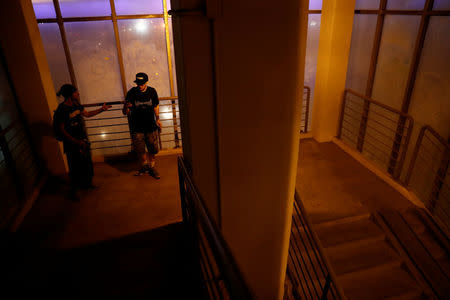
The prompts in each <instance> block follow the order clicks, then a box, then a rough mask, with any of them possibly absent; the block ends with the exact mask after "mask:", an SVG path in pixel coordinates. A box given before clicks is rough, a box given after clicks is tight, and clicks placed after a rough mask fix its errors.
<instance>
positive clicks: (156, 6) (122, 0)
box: [114, 0, 163, 15]
mask: <svg viewBox="0 0 450 300" xmlns="http://www.w3.org/2000/svg"><path fill="white" fill-rule="evenodd" d="M114 3H115V6H116V14H118V15H143V14H162V13H163V2H162V0H115V1H114Z"/></svg>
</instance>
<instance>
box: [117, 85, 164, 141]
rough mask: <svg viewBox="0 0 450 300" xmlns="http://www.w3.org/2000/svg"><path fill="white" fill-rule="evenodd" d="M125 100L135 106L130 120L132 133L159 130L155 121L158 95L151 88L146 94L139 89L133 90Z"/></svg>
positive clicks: (134, 88)
mask: <svg viewBox="0 0 450 300" xmlns="http://www.w3.org/2000/svg"><path fill="white" fill-rule="evenodd" d="M125 100H126V101H127V102H129V103H131V104H132V105H133V106H132V107H131V108H130V111H131V114H130V118H129V122H130V130H131V132H140V133H145V132H153V131H155V130H157V129H158V126H157V125H156V121H155V111H154V109H155V107H156V106H158V105H159V99H158V93H157V92H156V90H155V89H154V88H152V87H150V86H147V89H146V90H145V91H144V92H141V90H140V89H139V87H133V88H131V89H130V90H129V91H128V93H127V96H126V98H125Z"/></svg>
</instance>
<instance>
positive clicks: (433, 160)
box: [405, 125, 450, 236]
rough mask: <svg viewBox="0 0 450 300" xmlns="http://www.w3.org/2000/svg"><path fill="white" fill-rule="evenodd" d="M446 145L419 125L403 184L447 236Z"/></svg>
mask: <svg viewBox="0 0 450 300" xmlns="http://www.w3.org/2000/svg"><path fill="white" fill-rule="evenodd" d="M449 162H450V144H449V141H446V140H445V139H444V138H443V137H442V136H440V135H439V133H437V132H436V131H435V130H434V129H433V128H432V127H430V126H428V125H425V126H423V127H422V128H421V130H420V133H419V136H418V138H417V142H416V146H415V148H414V152H413V155H412V158H411V163H410V165H409V168H408V173H407V175H406V179H405V185H406V186H407V187H408V188H410V189H411V190H412V191H413V192H414V193H415V194H416V195H417V196H418V197H419V199H421V200H422V201H423V202H424V204H425V206H426V207H427V208H428V210H429V212H430V213H431V215H432V216H433V217H434V218H435V220H436V221H437V222H438V223H439V225H440V227H441V229H442V230H444V231H445V233H446V234H447V236H450V175H449V172H450V170H449Z"/></svg>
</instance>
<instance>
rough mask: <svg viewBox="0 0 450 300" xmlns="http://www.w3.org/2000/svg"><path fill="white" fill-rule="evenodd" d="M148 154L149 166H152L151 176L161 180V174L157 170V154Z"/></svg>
mask: <svg viewBox="0 0 450 300" xmlns="http://www.w3.org/2000/svg"><path fill="white" fill-rule="evenodd" d="M147 154H148V165H149V166H150V168H149V174H150V175H151V176H153V177H155V178H156V179H159V178H160V176H159V173H158V171H157V170H156V168H155V154H151V153H147Z"/></svg>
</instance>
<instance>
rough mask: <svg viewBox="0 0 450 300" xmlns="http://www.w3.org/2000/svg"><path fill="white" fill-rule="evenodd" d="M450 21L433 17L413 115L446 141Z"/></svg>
mask: <svg viewBox="0 0 450 300" xmlns="http://www.w3.org/2000/svg"><path fill="white" fill-rule="evenodd" d="M449 32H450V18H448V17H444V16H442V17H437V16H436V17H431V19H430V24H429V26H428V30H427V36H426V39H425V43H424V47H423V52H422V57H421V60H420V64H419V68H418V72H417V77H416V82H415V85H414V91H413V95H412V98H411V104H410V110H409V112H410V114H411V115H412V116H413V118H414V119H415V121H416V122H417V123H419V124H428V125H430V126H431V127H433V128H434V129H435V130H437V132H439V134H441V135H442V136H443V137H445V138H446V137H449V136H450V101H449V99H450V85H449V78H450V56H449V55H448V54H449V53H450V40H449V39H448V33H449Z"/></svg>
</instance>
